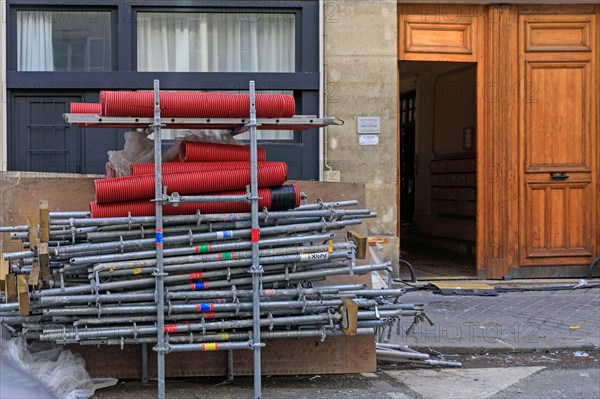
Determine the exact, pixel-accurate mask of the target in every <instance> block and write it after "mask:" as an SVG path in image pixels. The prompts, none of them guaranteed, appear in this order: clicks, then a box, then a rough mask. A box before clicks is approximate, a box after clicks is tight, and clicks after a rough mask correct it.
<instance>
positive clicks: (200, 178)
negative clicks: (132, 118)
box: [90, 141, 300, 218]
mask: <svg viewBox="0 0 600 399" xmlns="http://www.w3.org/2000/svg"><path fill="white" fill-rule="evenodd" d="M179 155H180V161H181V162H168V163H163V165H162V170H163V185H164V186H166V187H167V194H169V195H170V194H172V193H174V192H177V193H179V194H180V195H203V194H205V195H211V194H218V195H243V194H245V193H246V186H247V185H249V184H250V149H249V148H248V147H246V146H239V145H230V144H214V143H200V142H192V141H183V142H182V143H181V146H180V148H179ZM287 172H288V168H287V164H286V163H285V162H268V161H266V153H265V149H264V148H260V147H259V148H258V187H259V190H258V195H259V197H260V200H259V208H260V209H263V208H267V209H269V210H287V209H291V208H295V207H297V206H298V205H300V190H299V188H298V187H297V186H296V185H294V184H292V185H283V184H284V183H285V181H286V180H287ZM131 173H132V175H131V176H125V177H115V178H105V179H97V180H95V181H94V187H95V190H96V201H93V202H91V203H90V210H91V216H92V217H94V218H98V217H120V216H128V215H131V216H151V215H154V211H155V205H154V203H153V202H151V201H150V200H151V199H153V198H154V164H132V165H131ZM249 210H250V205H249V204H248V203H246V202H215V203H182V204H179V206H177V207H174V206H172V205H166V206H165V207H164V208H163V212H164V214H165V215H183V214H194V213H196V212H197V211H200V213H229V212H248V211H249Z"/></svg>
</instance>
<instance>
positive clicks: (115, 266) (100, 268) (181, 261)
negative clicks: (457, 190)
mask: <svg viewBox="0 0 600 399" xmlns="http://www.w3.org/2000/svg"><path fill="white" fill-rule="evenodd" d="M352 248H354V244H353V243H351V242H339V243H331V244H325V245H307V246H293V247H275V248H265V249H261V250H260V251H259V255H260V256H261V257H264V256H278V255H291V254H298V253H302V254H309V253H314V252H333V251H339V250H344V249H352ZM211 252H213V253H210V254H204V255H188V256H174V257H169V258H166V259H165V260H164V263H163V264H164V265H165V266H166V265H186V266H190V267H191V269H188V268H186V269H185V270H180V271H187V270H193V269H196V266H197V269H198V270H201V269H210V268H213V267H216V266H218V264H215V265H211V264H208V265H206V266H203V264H199V263H198V262H215V261H221V260H233V259H246V258H251V257H252V251H227V252H216V251H211ZM304 258H307V259H306V260H317V259H328V256H318V257H317V256H312V257H311V256H310V255H307V256H305V257H303V258H301V259H299V260H298V261H304ZM155 264H156V260H154V259H147V260H145V261H142V260H134V261H129V262H118V263H117V262H115V263H108V264H106V263H103V264H98V265H96V266H94V272H109V273H106V274H104V273H100V276H101V277H102V276H114V275H118V274H117V273H115V272H116V271H118V270H126V271H127V272H126V273H125V274H132V272H131V271H128V270H130V269H137V270H136V271H135V273H134V274H140V273H142V274H143V273H144V272H145V271H147V270H145V269H141V268H144V267H147V268H150V267H152V266H154V265H155ZM223 267H227V266H226V265H225V264H223ZM165 270H167V269H165ZM178 270H179V269H176V268H173V269H170V271H178ZM150 272H152V271H150Z"/></svg>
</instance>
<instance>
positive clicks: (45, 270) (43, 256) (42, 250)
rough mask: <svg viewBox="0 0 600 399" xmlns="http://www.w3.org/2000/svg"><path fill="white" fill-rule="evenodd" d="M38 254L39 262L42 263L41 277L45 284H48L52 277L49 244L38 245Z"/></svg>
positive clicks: (41, 243)
mask: <svg viewBox="0 0 600 399" xmlns="http://www.w3.org/2000/svg"><path fill="white" fill-rule="evenodd" d="M37 252H38V261H39V263H40V275H41V277H42V281H43V283H46V282H48V280H50V278H51V277H52V273H51V271H50V256H49V254H48V243H47V242H40V243H38V248H37Z"/></svg>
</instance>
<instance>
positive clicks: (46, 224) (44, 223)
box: [40, 200, 50, 242]
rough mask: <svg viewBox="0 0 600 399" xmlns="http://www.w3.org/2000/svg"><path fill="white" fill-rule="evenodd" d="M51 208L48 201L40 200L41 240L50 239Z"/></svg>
mask: <svg viewBox="0 0 600 399" xmlns="http://www.w3.org/2000/svg"><path fill="white" fill-rule="evenodd" d="M49 213H50V210H49V209H48V201H47V200H40V242H48V241H50V220H49V219H50V217H49Z"/></svg>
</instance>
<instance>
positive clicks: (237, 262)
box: [90, 250, 352, 283]
mask: <svg viewBox="0 0 600 399" xmlns="http://www.w3.org/2000/svg"><path fill="white" fill-rule="evenodd" d="M297 252H298V251H296V253H295V254H294V253H292V254H289V255H280V256H264V257H261V258H260V262H261V263H262V264H265V265H273V264H281V265H283V264H285V263H301V262H310V261H314V260H319V261H325V260H329V259H340V258H346V259H350V258H351V257H352V253H351V252H350V251H348V250H345V251H344V250H341V251H334V252H331V253H329V252H307V253H300V254H299V253H297ZM226 258H227V257H226V256H223V259H226ZM251 265H252V259H249V258H244V259H233V260H223V261H212V262H211V261H206V262H198V263H182V264H175V265H168V266H164V270H165V271H166V272H170V273H184V272H191V273H189V274H177V275H173V276H169V277H168V278H167V279H165V282H166V283H173V282H178V281H188V280H200V279H204V278H207V276H209V274H207V273H211V272H212V273H223V276H226V275H227V274H228V272H229V270H227V269H228V268H240V267H243V266H251ZM218 268H220V269H221V270H214V269H218ZM153 270H154V269H152V268H141V269H132V270H118V271H115V272H113V273H111V272H102V273H100V277H107V276H123V275H126V276H135V275H144V274H148V273H152V271H153ZM204 270H209V272H204V273H203V272H202V271H204ZM211 276H214V274H213V275H211ZM90 278H92V277H90ZM129 281H136V280H129Z"/></svg>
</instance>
